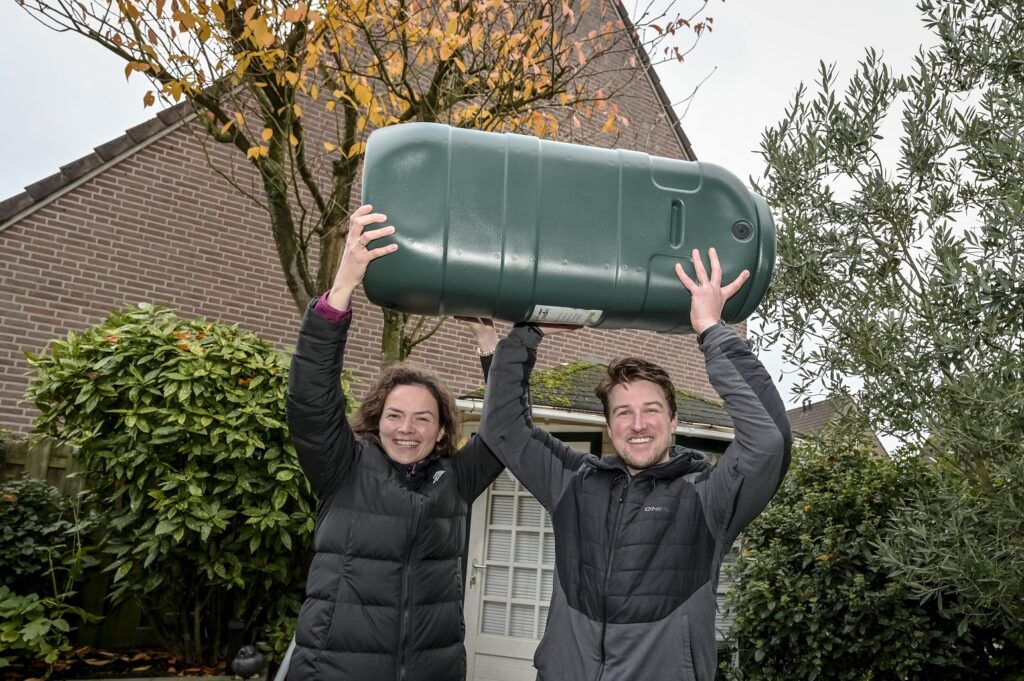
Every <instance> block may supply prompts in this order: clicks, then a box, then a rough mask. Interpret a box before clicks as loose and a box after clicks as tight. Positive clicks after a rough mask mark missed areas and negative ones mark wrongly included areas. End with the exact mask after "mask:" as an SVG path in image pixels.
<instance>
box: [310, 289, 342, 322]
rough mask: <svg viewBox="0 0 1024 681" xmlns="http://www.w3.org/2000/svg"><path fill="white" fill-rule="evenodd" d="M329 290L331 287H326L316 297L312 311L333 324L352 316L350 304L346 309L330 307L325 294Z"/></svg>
mask: <svg viewBox="0 0 1024 681" xmlns="http://www.w3.org/2000/svg"><path fill="white" fill-rule="evenodd" d="M330 292H331V289H327V290H326V291H324V292H323V294H322V295H321V296H320V298H318V299H317V301H316V305H314V306H313V311H314V312H316V313H317V314H318V315H320V316H321V317H323V318H324V319H326V320H327V321H329V322H331V323H333V324H340V323H341V322H343V321H345V320H346V319H348V318H349V317H351V316H352V305H351V304H350V305H349V308H348V309H347V310H339V309H338V308H336V307H331V305H330V304H329V303H328V302H327V294H328V293H330Z"/></svg>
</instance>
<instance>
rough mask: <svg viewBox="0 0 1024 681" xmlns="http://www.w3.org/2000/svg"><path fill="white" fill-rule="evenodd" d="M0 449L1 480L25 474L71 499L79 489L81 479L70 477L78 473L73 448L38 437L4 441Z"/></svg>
mask: <svg viewBox="0 0 1024 681" xmlns="http://www.w3.org/2000/svg"><path fill="white" fill-rule="evenodd" d="M0 446H3V447H4V450H5V451H6V456H5V457H4V461H3V471H2V472H3V479H4V480H12V479H14V478H17V477H18V476H20V475H22V474H23V473H28V474H29V475H30V476H32V477H33V478H36V479H38V480H46V481H47V482H48V483H50V484H51V485H53V486H54V487H56V488H57V489H58V490H60V492H61V493H62V494H66V495H69V496H73V495H75V494H78V492H80V491H81V490H82V479H81V478H80V477H77V476H74V475H72V474H73V473H77V472H78V471H79V470H81V469H80V467H79V463H78V459H76V458H75V457H74V451H75V449H74V447H71V446H70V445H62V444H60V443H58V442H55V441H54V440H51V439H50V438H47V437H41V436H32V437H29V438H26V439H21V440H6V441H4V442H3V443H0Z"/></svg>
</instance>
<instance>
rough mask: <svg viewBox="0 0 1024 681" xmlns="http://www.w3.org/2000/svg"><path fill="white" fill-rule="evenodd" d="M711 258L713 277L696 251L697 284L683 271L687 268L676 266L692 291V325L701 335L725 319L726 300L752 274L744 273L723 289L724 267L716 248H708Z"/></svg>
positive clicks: (678, 273)
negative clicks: (723, 314) (723, 311)
mask: <svg viewBox="0 0 1024 681" xmlns="http://www.w3.org/2000/svg"><path fill="white" fill-rule="evenodd" d="M708 259H709V260H710V261H711V276H710V277H709V276H708V273H707V270H705V269H704V262H703V261H702V260H701V258H700V251H698V250H697V249H696V248H695V249H693V269H694V271H695V272H696V274H697V281H693V279H690V277H688V276H687V275H686V272H684V271H683V266H682V265H681V264H680V263H676V276H677V277H679V281H681V282H683V286H685V287H686V290H687V291H689V292H690V326H692V327H693V330H694V331H695V332H697V333H698V334H701V333H703V332H704V331H706V330H707V329H709V328H711V327H712V326H714V325H715V324H717V323H718V322H720V321H721V320H722V309H723V308H725V301H727V300H729V299H730V298H732V297H733V296H734V295H735V294H736V292H737V291H739V290H740V289H741V288H742V287H743V284H745V283H746V281H747V279H749V278H750V271H749V270H743V271H742V272H740V274H739V276H738V277H736V278H735V279H733V281H732V283H731V284H729V285H728V286H722V266H721V265H720V264H719V262H718V253H717V251H715V249H714V248H709V249H708Z"/></svg>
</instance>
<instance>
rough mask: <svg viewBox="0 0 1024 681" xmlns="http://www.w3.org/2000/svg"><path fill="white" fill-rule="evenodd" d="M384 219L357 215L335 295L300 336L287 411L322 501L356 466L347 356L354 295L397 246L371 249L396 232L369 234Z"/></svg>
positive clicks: (364, 212)
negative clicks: (345, 378) (370, 267)
mask: <svg viewBox="0 0 1024 681" xmlns="http://www.w3.org/2000/svg"><path fill="white" fill-rule="evenodd" d="M385 219H386V218H385V216H384V215H381V214H379V213H373V212H372V207H370V206H361V207H359V208H358V209H357V210H356V211H354V212H353V213H352V217H351V219H350V221H349V233H348V239H347V241H346V243H345V252H344V254H343V255H342V258H341V265H340V266H339V267H338V272H337V274H336V275H335V278H334V283H333V285H332V286H331V289H330V291H328V292H327V293H326V294H324V295H323V296H321V297H320V298H318V299H316V300H314V301H313V302H312V303H310V306H309V308H308V309H307V310H306V315H305V317H304V318H303V321H302V328H301V329H300V330H299V339H298V343H297V345H296V348H295V354H294V355H293V356H292V363H291V371H290V373H289V376H288V397H287V400H286V403H285V404H286V410H287V415H288V428H289V431H290V432H291V436H292V442H294V443H295V449H296V452H297V453H298V455H299V464H300V465H301V466H302V470H303V472H304V473H305V474H306V477H307V478H308V479H309V482H310V485H312V487H313V491H314V493H315V494H316V495H317V496H318V497H323V496H324V495H326V494H328V493H329V492H330V490H331V489H333V488H334V486H335V484H336V482H337V481H338V480H339V479H340V477H341V476H343V475H344V474H345V473H346V472H347V470H348V468H349V467H350V466H351V464H352V457H353V455H354V453H355V437H354V436H353V434H352V430H351V429H350V428H349V425H348V420H347V419H346V418H345V397H344V394H343V393H342V390H341V369H342V356H343V354H344V351H345V341H346V339H347V337H348V327H349V323H350V321H351V310H350V307H351V299H352V292H353V291H354V290H355V288H356V286H358V285H359V282H360V281H362V279H363V276H364V275H365V274H366V265H367V264H368V263H369V262H370V261H372V260H374V259H375V258H379V257H381V256H382V255H387V254H388V253H393V252H394V251H395V250H396V249H397V246H395V245H390V246H385V247H383V248H377V249H369V248H367V247H368V246H369V244H370V243H371V242H372V241H373V240H374V239H378V238H380V237H382V236H386V235H387V234H391V233H392V232H394V228H393V227H390V226H389V227H384V228H381V229H372V230H368V231H367V230H366V229H365V228H366V227H367V226H368V225H372V224H376V223H380V222H383V221H384V220H385Z"/></svg>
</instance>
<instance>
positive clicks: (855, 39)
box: [0, 0, 928, 399]
mask: <svg viewBox="0 0 1024 681" xmlns="http://www.w3.org/2000/svg"><path fill="white" fill-rule="evenodd" d="M632 1H634V0H626V2H627V5H628V4H630V3H631V2H632ZM680 2H681V4H680V7H681V8H684V9H685V8H688V7H691V6H692V5H690V4H688V3H690V2H692V0H680ZM708 14H709V15H711V16H713V17H714V19H715V21H714V31H713V32H712V33H710V34H707V35H706V36H705V38H704V40H702V42H701V44H700V46H699V47H698V49H697V50H695V51H694V52H693V53H692V54H691V55H690V56H689V57H688V58H687V60H686V62H685V63H683V64H681V65H677V64H673V65H670V66H664V67H659V75H660V77H661V80H662V83H663V84H664V86H665V88H666V90H667V91H668V93H669V97H670V98H672V99H673V101H676V100H680V99H682V98H684V97H685V96H686V95H688V94H689V93H690V92H691V91H692V90H693V88H694V87H695V86H696V85H697V84H698V83H699V82H700V81H701V80H702V79H704V77H705V76H707V75H708V74H709V73H710V72H711V71H712V69H716V70H715V72H714V74H713V75H711V77H710V78H709V79H708V80H707V81H706V82H705V83H704V84H703V85H702V86H701V87H700V89H699V91H698V93H697V96H696V99H695V101H694V102H693V103H692V104H691V106H690V108H689V110H688V112H687V113H686V115H685V116H684V117H683V127H684V129H685V130H686V133H687V135H688V136H689V138H690V141H691V142H692V144H693V147H694V150H695V151H696V152H697V155H698V157H699V158H700V159H701V160H705V161H712V162H714V163H717V164H719V165H722V166H724V167H726V168H729V169H730V170H732V171H733V172H734V173H736V174H737V175H738V176H739V177H741V178H743V179H744V180H746V179H747V178H748V177H749V176H751V175H753V176H755V177H760V175H761V164H760V159H759V158H758V157H757V156H756V155H755V152H756V150H757V148H758V145H759V142H760V135H761V131H762V130H763V129H764V128H765V127H767V126H768V125H771V124H773V123H775V122H776V121H777V120H778V119H779V118H781V116H782V113H783V110H784V108H785V106H786V105H787V104H788V102H789V100H790V98H791V97H792V94H793V92H794V90H795V89H796V87H797V85H798V83H800V82H801V81H805V82H807V83H808V84H811V83H813V81H814V79H815V77H816V73H817V69H818V61H819V60H822V59H823V60H825V61H826V62H830V63H831V62H834V63H836V64H837V66H838V69H839V72H840V75H841V76H842V75H848V74H849V73H851V72H852V71H853V69H854V68H855V67H856V64H857V61H858V60H859V59H860V57H861V56H862V55H863V53H864V48H865V47H868V46H872V47H875V48H877V49H879V50H880V51H882V52H883V53H884V55H885V58H886V60H887V61H888V62H889V63H890V65H892V66H893V67H896V68H897V69H903V68H905V67H907V66H908V65H909V64H910V63H911V59H912V57H913V55H914V54H915V53H916V51H917V49H918V47H919V46H920V45H921V44H922V42H927V41H928V35H927V33H926V32H925V31H924V29H923V28H922V26H921V22H920V18H919V14H918V12H917V10H916V9H915V7H914V2H913V0H859V1H857V2H854V1H853V0H773V1H772V2H766V1H765V0H727V1H725V2H723V1H722V0H711V2H710V4H709V6H708ZM0 84H2V93H3V94H2V97H3V102H2V104H3V105H2V106H0V131H2V133H0V134H2V139H3V142H2V143H0V149H2V153H0V200H3V199H5V198H8V197H10V196H13V195H14V194H17V193H19V192H20V191H21V190H22V188H23V187H24V186H25V185H27V184H31V183H32V182H35V181H37V180H41V179H43V178H45V177H47V176H49V175H51V174H53V173H54V172H57V170H58V169H59V167H60V166H61V165H65V164H67V163H70V162H71V161H74V160H75V159H78V158H80V157H81V156H84V155H86V154H87V153H89V152H90V151H91V150H92V148H93V147H96V146H99V145H100V144H103V143H104V142H107V141H109V140H110V139H113V138H114V137H117V136H119V135H120V134H122V133H123V132H124V130H125V129H126V128H129V127H131V126H133V125H137V124H138V123H142V122H143V121H145V120H147V119H148V118H149V117H150V116H151V115H153V113H154V110H153V109H143V107H142V95H143V94H144V93H145V92H146V90H148V89H149V85H148V83H147V82H146V81H144V80H143V79H142V78H140V77H138V76H135V77H133V78H132V80H131V81H130V82H129V83H126V82H125V78H124V72H123V64H122V63H121V62H120V61H119V60H118V59H116V58H115V57H113V56H112V55H108V54H107V53H105V52H104V51H103V50H102V48H100V47H98V46H97V45H95V44H94V43H91V42H90V41H88V40H86V39H84V38H81V37H79V36H77V35H70V34H69V35H60V34H56V33H54V32H52V31H50V30H49V29H45V28H43V27H42V26H40V25H38V24H37V23H36V22H35V21H34V20H32V18H31V17H30V16H29V15H28V14H27V13H26V12H24V10H22V9H20V8H19V7H18V6H17V3H16V2H12V1H11V0H5V1H2V2H0ZM812 92H813V89H812ZM678 113H680V114H681V115H682V110H681V107H680V110H679V112H678ZM765 360H766V363H767V364H769V367H770V369H771V370H772V374H773V376H775V377H776V378H778V376H779V373H780V370H781V369H782V366H783V365H782V363H781V360H780V359H779V358H778V357H777V356H775V355H774V354H773V353H768V356H766V357H765ZM784 397H786V398H787V399H788V395H785V391H784Z"/></svg>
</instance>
